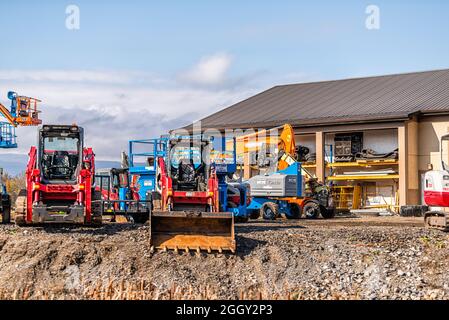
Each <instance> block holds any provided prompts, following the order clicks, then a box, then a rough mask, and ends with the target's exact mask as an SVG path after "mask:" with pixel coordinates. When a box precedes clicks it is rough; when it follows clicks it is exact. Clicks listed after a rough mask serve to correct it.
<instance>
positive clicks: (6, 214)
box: [2, 205, 11, 224]
mask: <svg viewBox="0 0 449 320" xmlns="http://www.w3.org/2000/svg"><path fill="white" fill-rule="evenodd" d="M8 223H11V206H9V205H7V206H6V205H5V206H3V212H2V224H8Z"/></svg>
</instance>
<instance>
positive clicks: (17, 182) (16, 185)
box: [3, 172, 26, 206]
mask: <svg viewBox="0 0 449 320" xmlns="http://www.w3.org/2000/svg"><path fill="white" fill-rule="evenodd" d="M3 181H4V183H5V186H6V190H7V191H8V193H9V194H10V195H11V203H12V205H13V206H14V204H15V203H16V199H17V195H18V194H19V191H20V190H21V189H25V188H26V179H25V172H22V173H19V174H17V175H15V176H12V175H10V174H9V173H6V172H5V173H4V174H3Z"/></svg>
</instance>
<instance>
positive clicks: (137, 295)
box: [0, 218, 449, 299]
mask: <svg viewBox="0 0 449 320" xmlns="http://www.w3.org/2000/svg"><path fill="white" fill-rule="evenodd" d="M385 219H386V220H385ZM388 219H389V218H377V219H372V220H369V219H368V220H363V219H335V220H332V221H303V220H300V221H276V222H272V223H265V222H262V221H257V222H255V223H250V224H245V225H238V226H237V227H236V234H237V243H238V248H237V251H238V253H237V254H236V255H220V254H211V255H208V254H205V253H202V254H197V253H180V254H175V253H173V252H169V253H162V252H161V253H154V254H152V253H151V251H150V247H149V242H148V236H149V233H148V232H149V230H148V228H147V227H145V226H131V225H118V224H109V225H105V226H103V227H102V228H99V229H90V228H82V227H65V228H56V227H46V228H18V227H16V226H0V298H7V299H10V298H31V299H41V298H44V299H50V298H66V299H81V298H83V299H86V298H87V299H90V298H95V299H181V298H182V299H199V298H203V299H204V298H208V299H215V298H222V299H239V298H253V299H258V298H279V299H313V298H321V299H348V298H360V299H374V298H377V299H382V298H390V299H391V298H393V299H402V298H406V299H410V298H412V299H422V298H448V297H449V275H448V274H447V270H448V264H449V262H448V261H449V259H448V255H449V249H448V244H449V239H448V236H447V235H446V234H443V233H440V232H436V231H429V230H425V229H423V228H422V227H421V220H419V222H418V220H398V219H400V218H395V219H390V220H388Z"/></svg>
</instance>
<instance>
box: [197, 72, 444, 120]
mask: <svg viewBox="0 0 449 320" xmlns="http://www.w3.org/2000/svg"><path fill="white" fill-rule="evenodd" d="M434 112H447V113H449V69H445V70H436V71H425V72H415V73H407V74H396V75H385V76H376V77H368V78H356V79H345V80H334V81H323V82H313V83H301V84H291V85H281V86H276V87H273V88H271V89H269V90H267V91H264V92H262V93H259V94H257V95H255V96H253V97H251V98H249V99H246V100H244V101H241V102H239V103H237V104H234V105H232V106H230V107H228V108H226V109H224V110H221V111H219V112H217V113H214V114H212V115H210V116H208V117H206V118H204V119H202V120H201V127H202V128H217V129H221V128H248V127H256V126H258V127H261V126H262V127H266V126H276V125H281V124H283V123H291V124H293V125H319V124H325V123H326V124H330V123H332V124H338V123H341V122H342V121H344V122H345V123H349V122H370V121H382V120H392V119H394V120H398V119H405V118H407V117H409V116H410V115H413V114H416V113H434Z"/></svg>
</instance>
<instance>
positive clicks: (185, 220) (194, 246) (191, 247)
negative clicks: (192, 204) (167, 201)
mask: <svg viewBox="0 0 449 320" xmlns="http://www.w3.org/2000/svg"><path fill="white" fill-rule="evenodd" d="M150 229H151V235H150V245H151V246H152V247H153V248H154V249H156V250H164V251H166V250H174V251H175V252H177V251H185V252H189V251H197V252H201V251H207V252H208V253H211V252H219V253H222V252H231V253H235V249H236V245H235V238H234V215H233V214H232V213H229V212H219V213H213V212H186V211H174V212H152V213H151V216H150Z"/></svg>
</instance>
